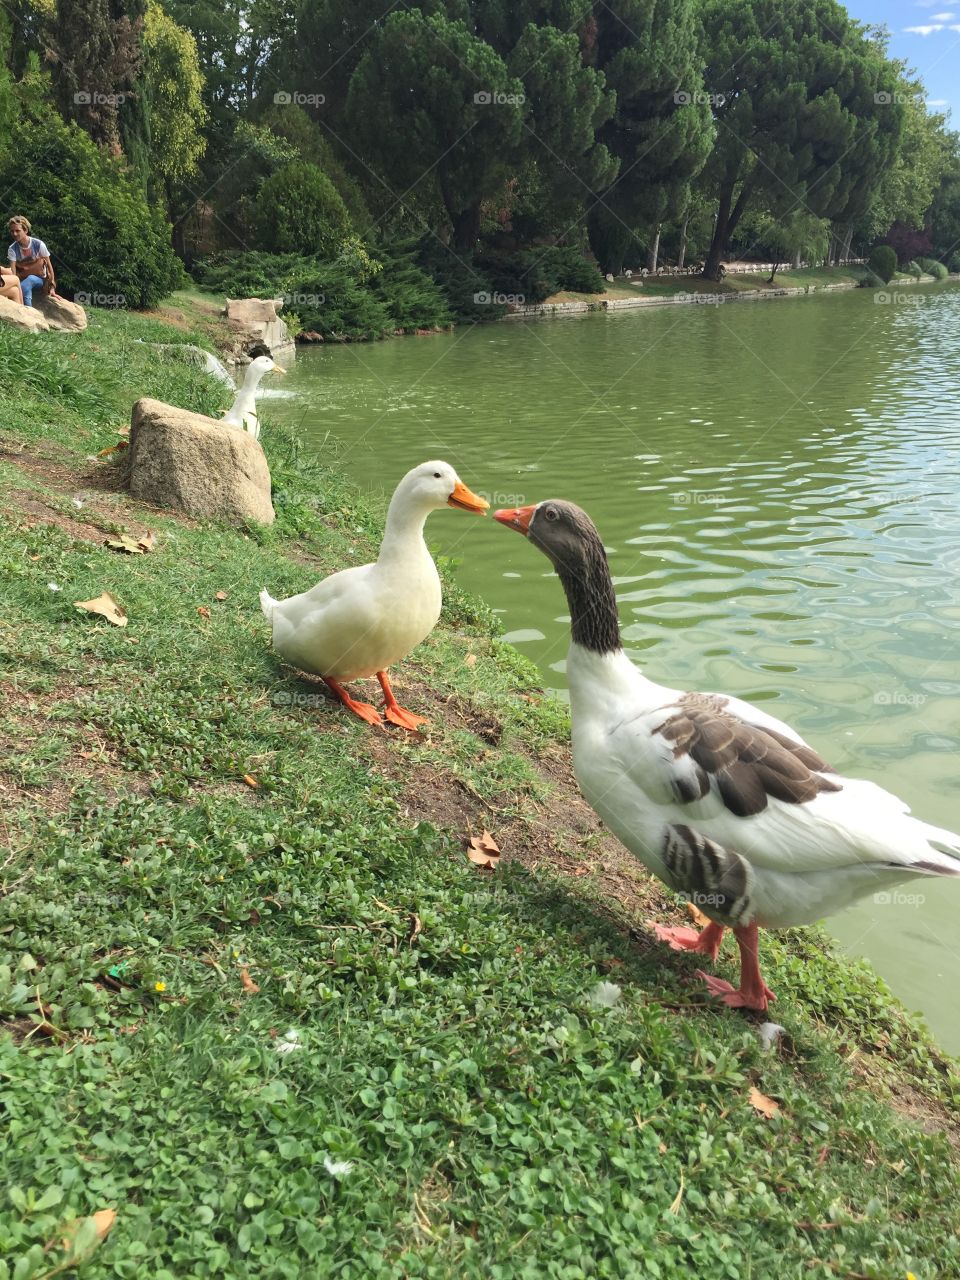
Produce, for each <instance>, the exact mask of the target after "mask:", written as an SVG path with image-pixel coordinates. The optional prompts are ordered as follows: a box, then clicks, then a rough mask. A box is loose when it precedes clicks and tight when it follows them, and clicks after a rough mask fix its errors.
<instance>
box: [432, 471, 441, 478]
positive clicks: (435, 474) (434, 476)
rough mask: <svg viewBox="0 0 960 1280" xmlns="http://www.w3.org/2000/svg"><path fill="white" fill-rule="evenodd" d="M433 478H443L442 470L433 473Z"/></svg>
mask: <svg viewBox="0 0 960 1280" xmlns="http://www.w3.org/2000/svg"><path fill="white" fill-rule="evenodd" d="M433 478H434V480H439V479H440V478H441V477H440V472H439V471H435V472H434V473H433Z"/></svg>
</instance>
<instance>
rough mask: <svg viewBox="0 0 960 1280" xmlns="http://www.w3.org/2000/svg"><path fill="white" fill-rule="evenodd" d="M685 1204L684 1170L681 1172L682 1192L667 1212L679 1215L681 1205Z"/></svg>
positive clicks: (675, 1197) (679, 1192)
mask: <svg viewBox="0 0 960 1280" xmlns="http://www.w3.org/2000/svg"><path fill="white" fill-rule="evenodd" d="M682 1203H683V1170H682V1169H681V1170H680V1190H679V1191H678V1192H677V1194H676V1195H675V1196H674V1198H673V1203H672V1204H671V1205H670V1208H669V1209H668V1210H667V1212H668V1213H673V1214H677V1213H679V1212H680V1205H681V1204H682Z"/></svg>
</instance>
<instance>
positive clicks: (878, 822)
mask: <svg viewBox="0 0 960 1280" xmlns="http://www.w3.org/2000/svg"><path fill="white" fill-rule="evenodd" d="M567 670H568V677H569V680H570V693H571V711H572V720H573V755H574V769H575V772H576V775H577V779H578V781H579V783H580V786H581V789H582V790H583V792H584V795H585V796H586V798H587V800H588V801H589V803H590V804H591V805H592V806H593V808H594V809H596V810H597V812H598V813H599V814H600V815H601V817H602V818H603V819H604V821H605V822H606V823H607V825H608V826H610V827H611V829H612V830H613V831H614V832H615V833H616V835H617V836H618V837H619V838H620V839H621V840H622V841H623V843H624V844H626V845H627V847H628V848H629V849H630V850H631V851H632V852H633V853H635V854H636V855H637V856H638V857H640V858H641V860H642V861H643V862H644V863H645V864H646V866H647V867H649V869H650V870H651V871H653V872H654V873H655V874H656V875H658V876H660V877H661V878H663V879H664V880H666V881H667V883H668V884H669V883H671V882H676V878H677V877H676V875H675V874H673V875H672V874H671V870H670V867H669V866H668V865H667V861H668V853H665V850H666V851H669V849H670V840H671V836H672V832H673V831H675V830H676V829H678V828H680V827H683V828H686V829H690V830H692V832H693V833H695V834H696V836H697V837H702V838H704V839H705V840H706V841H708V842H712V843H713V844H714V845H716V846H719V847H720V849H721V850H727V851H731V852H732V853H733V854H735V855H737V856H738V857H739V858H741V859H744V860H745V861H746V863H747V864H748V868H747V875H748V879H749V899H750V901H749V908H748V909H747V910H746V911H745V912H744V914H743V915H742V916H741V917H739V919H738V923H743V924H747V923H750V922H752V921H756V923H758V924H761V925H766V926H770V927H781V926H785V925H792V924H802V923H809V922H811V921H813V920H816V919H819V918H820V917H822V916H824V915H826V914H828V913H829V912H832V911H836V910H838V909H840V908H842V907H844V906H847V905H849V904H850V903H851V902H853V901H855V900H856V899H857V898H859V897H863V896H864V895H867V894H869V893H875V892H878V891H882V890H885V889H887V888H889V887H890V886H891V885H893V884H896V883H898V882H900V881H902V880H905V879H909V878H910V877H912V876H915V875H931V874H938V873H939V874H944V875H960V837H957V836H955V835H953V834H952V833H951V832H948V831H941V830H939V829H938V828H935V827H931V826H929V825H928V824H926V823H923V822H920V821H918V820H916V819H915V818H912V817H911V816H910V812H909V809H908V808H907V806H906V805H905V804H904V803H903V801H901V800H899V799H898V798H897V797H896V796H893V795H891V794H890V793H889V792H887V791H884V790H883V789H882V788H881V787H878V786H876V785H875V784H874V783H870V782H865V781H861V780H858V779H852V778H846V777H840V776H838V775H835V774H832V773H830V774H828V773H827V772H826V771H825V770H824V771H823V772H822V773H821V775H820V776H821V777H823V778H824V779H825V785H829V786H830V787H831V788H837V789H831V790H822V791H820V792H819V794H816V795H815V796H814V797H813V798H811V799H809V800H807V801H805V802H803V803H795V802H794V803H791V802H785V801H783V800H781V799H777V798H776V797H773V796H771V797H769V798H768V799H767V801H766V804H765V807H764V808H763V809H762V811H760V812H757V813H751V814H748V815H746V816H740V815H738V814H737V813H734V812H731V810H730V808H729V807H728V805H727V804H726V803H725V802H724V799H723V797H722V795H721V793H720V789H719V786H718V783H717V780H716V778H711V779H710V785H709V789H708V790H707V791H706V794H704V795H703V796H702V797H700V796H699V795H698V788H699V786H700V782H701V780H702V779H703V777H704V775H703V771H701V770H698V767H697V765H696V763H695V762H694V760H693V759H692V758H691V756H690V755H689V754H683V753H682V752H678V751H677V750H675V748H674V745H673V744H672V743H671V741H670V738H669V736H668V735H667V734H665V733H664V732H663V727H664V725H665V723H667V722H668V721H669V720H670V718H671V717H672V716H675V715H676V714H677V713H678V711H679V710H680V709H681V707H680V702H679V700H680V699H681V698H682V697H683V696H684V695H683V694H682V693H681V692H680V691H678V690H676V689H667V688H664V687H662V686H659V685H656V684H654V683H653V682H652V681H650V680H647V679H646V678H645V677H644V676H643V675H642V674H641V672H640V671H638V670H637V668H636V667H634V666H633V664H632V663H631V662H630V660H629V659H628V658H627V656H626V655H625V654H624V653H623V651H622V650H621V651H619V652H616V653H610V654H603V655H601V654H598V653H594V652H592V651H590V650H588V649H584V648H581V647H580V646H578V645H576V644H574V645H572V646H571V650H570V655H569V659H568V665H567ZM714 696H715V697H716V698H717V700H718V702H719V703H722V711H723V712H724V713H725V714H732V715H735V716H737V717H738V718H739V719H741V720H742V721H743V722H744V723H745V724H747V725H752V726H755V727H758V728H761V729H766V730H773V731H774V732H776V733H780V734H782V735H783V737H785V738H787V739H789V740H790V741H791V742H793V743H796V744H797V745H799V746H805V745H806V744H805V743H804V742H803V739H801V738H800V737H799V736H798V735H797V733H796V732H795V731H794V730H793V729H791V728H790V727H789V726H788V725H785V724H783V723H782V722H781V721H779V720H777V719H776V718H775V717H773V716H770V715H769V714H768V713H766V712H764V711H761V710H760V709H759V708H758V707H754V706H752V705H751V704H750V703H746V702H742V701H741V700H739V699H736V698H724V697H722V695H714ZM678 796H679V797H683V796H693V797H694V798H692V799H687V800H686V801H681V800H679V799H678ZM678 887H682V886H678ZM702 905H703V904H702ZM704 910H705V911H706V914H708V915H710V914H711V911H710V903H709V902H708V903H706V904H705V905H704Z"/></svg>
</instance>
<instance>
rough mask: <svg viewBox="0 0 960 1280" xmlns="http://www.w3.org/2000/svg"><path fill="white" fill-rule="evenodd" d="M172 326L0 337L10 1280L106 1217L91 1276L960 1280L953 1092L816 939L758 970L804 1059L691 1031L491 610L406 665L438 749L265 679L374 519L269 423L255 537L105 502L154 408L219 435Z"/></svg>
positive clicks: (272, 677) (859, 978)
mask: <svg viewBox="0 0 960 1280" xmlns="http://www.w3.org/2000/svg"><path fill="white" fill-rule="evenodd" d="M189 323H191V319H190V317H186V318H185V319H184V320H183V325H182V327H181V328H179V329H176V330H171V329H165V328H164V327H163V326H162V325H161V324H159V323H158V322H157V321H156V320H151V319H145V318H142V317H136V316H131V315H125V314H115V315H114V314H102V313H98V312H94V313H92V314H91V326H90V328H89V329H88V331H87V332H86V333H84V334H81V335H77V336H68V335H61V334H46V335H39V336H36V337H23V336H20V335H15V334H13V333H12V332H11V331H7V330H5V329H0V370H2V371H3V373H2V375H0V376H2V378H3V386H2V390H3V396H2V397H0V486H2V488H3V492H4V507H3V512H4V514H3V516H2V518H0V561H2V565H3V580H4V607H3V612H2V615H0V664H2V665H0V679H2V686H3V699H2V709H0V791H2V793H3V794H2V799H3V808H2V812H0V821H2V822H3V824H4V825H5V827H6V834H7V837H8V844H9V853H5V854H0V1108H2V1109H3V1114H4V1128H5V1139H6V1140H5V1142H4V1143H3V1144H2V1154H0V1280H10V1278H11V1277H16V1280H28V1278H29V1277H34V1278H35V1277H41V1276H44V1277H45V1276H50V1275H51V1274H53V1273H54V1272H55V1271H56V1269H57V1268H58V1267H59V1266H60V1265H61V1263H62V1262H64V1261H65V1250H64V1248H63V1246H62V1240H63V1238H64V1234H65V1233H64V1224H65V1223H68V1222H69V1221H70V1220H72V1219H76V1218H77V1217H81V1216H84V1215H89V1214H92V1213H93V1212H95V1211H97V1210H102V1209H111V1210H114V1211H116V1214H117V1218H116V1223H115V1225H114V1227H113V1230H112V1232H111V1233H110V1234H109V1236H108V1237H107V1239H106V1240H105V1241H104V1242H103V1243H102V1244H101V1245H100V1247H99V1249H98V1250H97V1251H96V1252H94V1253H93V1254H92V1257H91V1258H90V1260H89V1261H88V1262H86V1263H85V1264H84V1265H83V1266H82V1268H81V1274H82V1275H83V1276H88V1277H91V1278H97V1280H99V1278H104V1280H105V1278H106V1277H137V1278H140V1277H143V1278H144V1280H146V1277H151V1278H153V1277H157V1278H159V1280H182V1278H183V1277H188V1276H189V1277H191V1278H192V1277H211V1278H212V1277H253V1276H271V1277H301V1276H337V1277H343V1278H344V1280H366V1278H367V1277H375V1278H383V1280H386V1278H387V1277H389V1278H391V1280H393V1278H397V1280H399V1278H400V1277H411V1280H432V1278H436V1280H445V1278H447V1277H453V1276H457V1277H467V1278H470V1280H473V1278H474V1277H476V1278H477V1280H479V1278H480V1277H484V1280H488V1278H491V1277H492V1278H493V1280H541V1277H551V1278H552V1277H556V1278H558V1280H561V1278H562V1280H579V1278H581V1277H609V1278H610V1280H620V1278H622V1277H634V1276H637V1277H639V1276H653V1277H664V1278H672V1277H677V1278H679V1277H683V1278H684V1280H689V1278H690V1277H691V1276H695V1277H710V1278H711V1280H713V1278H714V1277H718V1278H719V1277H728V1278H730V1280H747V1278H748V1277H756V1278H758V1280H759V1277H766V1276H769V1275H772V1274H775V1275H777V1276H778V1277H782V1278H783V1280H787V1278H789V1280H793V1278H794V1277H796V1278H797V1280H799V1278H800V1277H809V1276H813V1277H818V1278H819V1277H824V1276H840V1277H849V1278H851V1280H857V1278H862V1277H871V1278H875V1280H889V1278H890V1277H899V1278H901V1280H905V1278H906V1277H907V1276H908V1274H909V1273H913V1275H914V1276H916V1277H918V1280H934V1277H940V1276H948V1275H956V1274H960V1242H958V1235H957V1226H958V1220H957V1219H958V1215H957V1209H956V1205H957V1197H958V1189H960V1186H958V1184H960V1178H958V1162H957V1150H958V1147H960V1129H958V1126H957V1124H956V1120H955V1110H954V1108H955V1104H956V1101H957V1099H958V1096H960V1089H958V1083H960V1082H958V1080H957V1077H956V1075H955V1074H954V1072H953V1067H952V1064H951V1063H950V1062H948V1061H947V1060H946V1059H945V1058H944V1057H943V1055H941V1054H940V1053H939V1052H938V1050H937V1049H936V1047H935V1046H934V1045H933V1043H932V1042H931V1041H930V1039H929V1038H928V1036H927V1035H926V1033H925V1032H924V1031H923V1030H922V1029H920V1028H919V1027H918V1026H917V1025H916V1024H915V1023H913V1022H912V1021H911V1020H910V1019H909V1018H908V1017H907V1016H906V1015H905V1014H904V1013H903V1011H902V1010H901V1009H900V1007H899V1006H898V1005H897V1004H896V1002H895V1001H894V1000H893V999H892V998H891V997H890V996H889V994H888V993H887V991H886V990H885V988H884V987H883V984H882V983H880V982H879V980H878V979H877V978H876V977H875V976H874V975H873V974H872V972H871V971H870V970H869V969H868V968H867V967H866V966H865V965H855V964H850V963H848V962H846V961H843V960H840V959H837V958H836V957H835V956H834V955H833V954H832V952H831V949H830V947H829V944H828V943H827V942H826V941H825V939H824V938H823V937H822V936H821V935H820V934H819V933H817V932H816V931H810V930H797V931H791V932H790V933H788V934H784V935H782V936H779V937H769V938H765V939H764V941H763V944H762V945H763V948H764V955H763V962H764V971H765V974H766V976H767V978H768V981H770V983H771V985H772V986H773V987H774V988H775V989H776V990H777V991H778V993H779V997H780V998H779V1002H778V1004H777V1006H776V1017H777V1019H778V1021H780V1022H782V1023H783V1024H784V1025H785V1027H786V1032H787V1034H786V1036H785V1038H784V1039H783V1040H782V1041H781V1042H780V1044H779V1045H778V1047H777V1048H775V1049H773V1050H771V1051H765V1050H764V1049H763V1048H762V1046H761V1042H760V1038H759V1035H758V1022H757V1021H756V1020H754V1019H752V1018H750V1017H748V1016H742V1015H740V1014H737V1013H734V1012H732V1011H730V1010H727V1009H723V1008H717V1007H714V1006H712V1005H710V1004H708V1002H707V1001H706V1000H705V998H704V996H703V994H702V990H701V987H700V985H699V983H698V982H697V981H696V980H695V979H694V976H693V974H694V970H695V969H696V967H697V962H696V960H695V959H694V958H693V957H687V956H678V955H676V954H674V953H671V952H668V951H665V950H664V949H663V948H660V947H658V946H657V945H655V944H654V943H653V942H652V939H651V934H650V931H649V929H648V928H647V926H646V923H645V922H646V921H647V920H648V919H649V918H650V917H651V916H652V915H654V914H657V915H658V916H660V917H661V918H663V917H666V916H670V915H673V916H674V917H676V918H679V913H678V909H677V907H676V904H674V903H673V902H671V901H669V900H668V899H667V898H666V897H665V896H664V895H663V894H662V893H661V891H660V890H659V888H657V886H655V885H653V884H652V883H651V882H650V881H649V879H648V877H646V876H645V875H644V874H643V872H642V871H641V870H640V869H639V868H638V867H637V866H636V864H634V863H632V862H631V860H630V859H629V857H627V856H626V855H625V854H624V853H623V852H622V851H621V850H620V849H619V847H618V846H617V845H616V843H615V842H614V841H612V840H611V839H610V838H609V837H608V836H607V835H606V834H605V833H604V832H603V831H602V830H601V829H600V828H599V826H598V824H597V823H596V821H595V819H594V818H593V817H592V815H591V814H590V812H589V811H588V810H587V809H586V807H585V806H584V805H583V803H582V801H580V800H579V798H578V795H577V792H576V788H575V786H574V784H573V781H572V778H571V775H570V769H569V760H568V752H567V748H566V736H567V725H566V716H565V712H564V710H563V708H562V707H560V706H558V705H557V704H556V703H554V702H553V701H552V700H550V699H549V698H545V697H543V696H542V695H541V693H540V691H539V690H538V688H537V680H536V673H535V671H534V670H533V669H532V668H531V667H530V666H529V665H528V664H526V663H525V661H524V660H523V659H521V658H520V657H519V656H518V655H517V654H516V652H515V651H514V650H512V649H511V648H510V647H509V646H506V645H504V644H502V643H501V642H500V641H498V640H497V639H496V637H495V635H494V634H493V632H492V627H491V622H490V618H489V616H488V612H487V610H486V608H485V607H484V606H483V605H482V604H479V603H477V602H474V601H471V600H469V599H467V598H465V597H464V596H462V595H461V594H460V593H459V592H458V590H457V589H456V586H455V583H452V582H451V583H449V584H448V590H447V603H446V606H445V611H444V619H443V623H442V625H441V627H439V628H438V629H437V631H436V632H435V633H434V635H433V636H431V637H430V639H429V641H428V642H427V643H425V644H424V645H423V646H422V647H421V648H420V649H419V650H418V651H417V652H416V654H415V655H414V656H413V658H412V659H411V660H410V661H408V662H407V663H405V664H403V665H402V666H401V667H400V668H398V670H397V672H396V680H395V687H396V688H397V691H398V694H399V696H400V697H401V700H402V701H403V702H404V703H405V705H408V706H410V707H411V709H413V710H416V711H418V712H422V713H424V714H429V715H430V717H431V725H430V727H429V732H427V733H426V734H425V735H424V736H423V737H422V738H419V737H411V736H410V735H404V734H401V733H400V732H399V731H398V732H393V731H391V732H387V731H386V730H382V731H376V732H374V731H371V730H370V729H369V728H368V727H367V726H365V725H364V724H362V723H361V722H360V721H358V720H356V719H353V718H347V716H345V715H344V713H343V712H342V711H341V709H340V708H339V707H337V706H336V705H334V704H332V703H331V702H328V701H327V700H326V698H325V697H324V696H323V694H322V692H321V691H320V689H319V688H318V686H317V685H315V684H313V683H307V682H306V681H303V680H299V679H297V678H296V677H295V676H293V675H291V673H290V672H288V671H285V670H283V669H281V668H279V667H278V665H277V663H276V661H275V659H274V658H273V656H272V655H271V653H270V650H269V646H268V635H267V627H266V624H265V623H264V621H263V619H262V618H261V616H260V613H259V610H258V607H257V602H256V595H257V592H258V590H259V589H260V588H261V587H262V586H268V587H269V588H270V590H271V592H272V593H273V594H274V595H283V594H288V593H290V592H292V591H296V590H301V589H303V588H304V587H306V586H307V585H309V584H310V583H311V582H312V581H314V580H315V579H316V578H317V577H318V576H320V575H321V574H323V573H326V572H328V571H330V570H331V569H332V568H335V567H343V566H344V565H346V564H352V563H360V562H362V561H363V560H365V559H367V558H368V557H369V555H370V553H371V550H372V548H373V547H374V546H375V543H376V540H377V536H378V532H379V529H380V527H381V521H382V504H381V503H380V502H379V501H374V500H368V499H365V498H362V497H361V496H359V494H358V491H357V490H356V489H355V488H354V486H353V485H352V483H351V482H350V481H349V480H348V479H347V478H346V477H344V476H343V475H341V474H340V473H338V472H337V471H336V470H335V469H330V468H327V467H325V466H324V467H321V466H319V465H316V464H314V463H313V462H312V461H311V460H310V459H309V458H308V457H306V456H305V454H304V453H303V451H301V450H299V449H298V448H297V447H296V444H295V443H294V442H293V441H291V440H290V439H288V438H287V437H285V436H284V435H283V434H282V433H280V432H279V431H278V430H276V429H275V428H274V427H272V426H271V424H270V423H269V421H268V422H267V423H266V425H265V428H264V436H263V443H264V447H265V449H266V452H267V455H268V458H269V460H270V462H271V467H272V471H273V478H274V486H275V494H274V500H275V505H276V509H277V516H278V518H277V523H276V525H275V526H274V527H273V528H271V529H270V530H268V531H263V530H260V529H256V528H249V529H243V530H237V529H230V528H225V527H220V526H210V525H206V526H204V525H198V524H196V523H195V522H191V521H187V520H179V519H177V518H175V517H174V516H172V515H171V514H165V513H163V512H158V511H156V510H152V509H148V508H145V507H144V506H142V505H141V504H138V503H136V502H134V501H132V500H130V499H129V498H128V497H127V496H126V495H125V494H123V493H122V492H120V491H118V488H117V483H116V470H115V468H114V466H113V463H112V461H111V458H110V457H107V458H103V459H98V458H97V456H96V455H97V454H98V453H99V452H100V451H101V450H102V449H105V448H108V447H110V446H112V445H113V444H114V443H115V442H116V440H117V431H118V428H120V427H122V426H123V425H124V424H125V423H126V422H127V420H128V418H129V407H130V403H131V402H132V400H133V399H135V398H136V397H137V396H139V395H142V394H150V395H159V396H160V397H161V398H164V399H167V400H170V401H172V402H174V403H178V404H182V405H185V406H187V407H190V408H196V409H202V410H204V411H207V412H211V411H214V410H215V409H217V408H218V407H220V406H221V405H222V404H223V403H224V399H225V397H224V396H223V393H222V391H221V390H220V389H219V388H217V387H216V386H215V385H212V383H211V381H210V380H208V379H207V378H205V377H204V376H203V375H202V374H201V373H200V372H199V371H197V370H196V369H194V368H192V367H190V366H189V365H182V364H180V363H178V362H177V361H176V360H172V359H169V358H164V357H162V356H161V355H159V354H158V353H156V352H155V351H153V349H152V348H150V347H148V346H145V345H143V344H141V343H138V342H137V341H136V340H135V339H137V338H138V337H142V338H147V339H152V340H157V341H177V340H178V337H179V339H180V340H184V339H187V338H189V337H190V336H191V335H190V334H189V332H188V327H189ZM196 336H197V335H194V337H196ZM199 337H200V338H201V340H207V334H200V335H199ZM410 461H411V464H413V463H414V462H417V461H421V459H419V458H411V460H410ZM450 461H451V462H453V463H454V464H456V461H457V460H456V459H455V458H452V459H450ZM464 479H465V480H466V481H467V483H469V484H472V485H475V486H476V487H478V488H483V487H484V484H485V477H483V476H482V475H465V476H464ZM432 519H433V520H435V521H440V520H448V521H453V522H458V527H462V530H463V542H462V546H463V554H464V555H469V554H470V529H471V524H470V519H471V518H470V517H467V516H465V515H462V514H461V513H458V512H453V511H451V512H441V513H438V514H437V515H435V516H434V517H432ZM148 529H149V530H150V531H151V532H152V533H153V534H154V535H155V536H156V543H155V545H154V548H153V550H152V551H150V552H149V553H147V554H143V555H120V554H118V553H117V552H116V551H114V550H111V549H110V548H109V547H107V546H105V545H104V541H105V539H106V538H108V537H109V536H110V535H111V534H112V533H115V532H117V531H128V532H131V533H133V534H135V535H138V536H139V535H142V534H144V533H145V532H146V530H148ZM428 530H429V526H428ZM504 536H505V537H506V536H508V535H507V534H504ZM103 591H109V592H111V593H112V594H113V595H114V596H115V597H116V598H117V599H118V601H119V602H120V603H121V605H122V606H123V607H124V608H125V609H126V610H127V612H128V615H129V625H128V626H127V627H125V628H123V629H120V628H115V627H112V626H110V625H109V624H108V623H106V622H101V621H99V620H97V619H96V618H94V617H91V616H89V615H86V614H84V613H81V612H80V611H78V610H77V609H75V608H74V604H73V602H74V601H81V600H88V599H90V598H92V597H95V596H98V595H99V594H100V593H101V592H103ZM484 828H487V829H489V830H490V831H491V832H492V833H493V835H494V836H495V837H496V839H497V840H498V842H499V843H500V846H501V848H502V849H503V857H502V859H501V864H500V865H499V866H498V867H497V868H496V869H495V870H493V871H489V870H483V869H480V868H478V867H476V866H474V865H473V864H472V863H471V862H470V861H469V860H468V859H467V858H466V856H465V853H464V844H465V840H466V838H467V837H469V836H470V835H479V834H480V833H481V832H482V831H483V829H484ZM727 964H728V965H729V966H730V967H731V968H732V965H733V956H732V954H731V955H730V956H728V958H727ZM728 976H729V975H728ZM600 984H611V986H606V987H604V986H601V985H600ZM614 985H615V987H616V988H617V989H618V990H619V995H617V992H616V991H615V990H613V989H612V986H614ZM752 1090H757V1091H759V1093H755V1094H752V1093H751V1091H752ZM751 1098H753V1101H751ZM764 1099H765V1100H769V1101H765V1100H764ZM755 1104H758V1105H759V1106H760V1107H761V1108H762V1109H763V1110H758V1106H757V1105H755ZM764 1110H765V1111H768V1112H773V1114H764ZM48 1242H52V1247H51V1248H50V1249H49V1250H47V1251H45V1249H44V1246H45V1245H47V1244H48Z"/></svg>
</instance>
